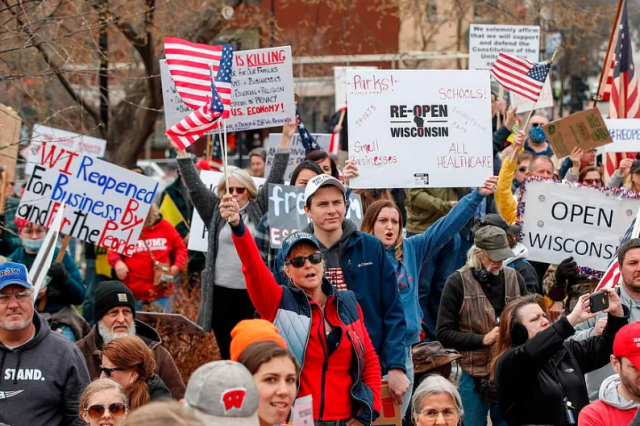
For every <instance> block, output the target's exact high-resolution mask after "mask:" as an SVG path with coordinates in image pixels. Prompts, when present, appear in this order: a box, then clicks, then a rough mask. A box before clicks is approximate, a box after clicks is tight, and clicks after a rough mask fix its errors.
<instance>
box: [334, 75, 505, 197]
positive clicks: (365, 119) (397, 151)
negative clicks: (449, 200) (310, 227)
mask: <svg viewBox="0 0 640 426" xmlns="http://www.w3.org/2000/svg"><path fill="white" fill-rule="evenodd" d="M347 80H348V81H347V87H348V92H347V95H348V97H349V99H348V102H349V116H348V118H349V158H350V159H351V160H353V161H354V162H355V163H356V165H357V166H358V169H359V173H360V176H359V177H357V178H354V179H352V180H351V187H352V188H427V187H435V188H444V187H468V186H482V185H483V183H484V181H485V180H486V178H487V177H488V176H491V175H492V174H493V148H492V132H491V89H490V86H489V72H488V71H452V70H442V71H440V70H379V71H348V72H347Z"/></svg>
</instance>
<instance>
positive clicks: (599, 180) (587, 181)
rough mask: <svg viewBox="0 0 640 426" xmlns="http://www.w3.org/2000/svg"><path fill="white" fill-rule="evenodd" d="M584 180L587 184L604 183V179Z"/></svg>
mask: <svg viewBox="0 0 640 426" xmlns="http://www.w3.org/2000/svg"><path fill="white" fill-rule="evenodd" d="M583 182H584V183H586V184H587V185H595V184H598V183H602V179H585V180H584V181H583Z"/></svg>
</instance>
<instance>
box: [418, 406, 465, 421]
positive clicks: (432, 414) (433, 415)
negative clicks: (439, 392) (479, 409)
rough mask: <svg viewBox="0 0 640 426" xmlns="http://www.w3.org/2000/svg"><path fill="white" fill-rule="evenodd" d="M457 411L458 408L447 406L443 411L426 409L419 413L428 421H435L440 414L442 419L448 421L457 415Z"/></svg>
mask: <svg viewBox="0 0 640 426" xmlns="http://www.w3.org/2000/svg"><path fill="white" fill-rule="evenodd" d="M458 413H459V412H458V410H454V409H451V408H447V409H445V410H443V411H438V410H426V411H423V412H422V413H420V415H421V416H424V417H426V418H427V420H429V421H430V422H435V421H436V420H438V416H439V415H440V414H442V417H444V420H445V421H447V422H448V421H450V420H455V418H456V417H457V416H458Z"/></svg>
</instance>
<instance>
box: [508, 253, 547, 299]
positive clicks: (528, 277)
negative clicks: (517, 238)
mask: <svg viewBox="0 0 640 426" xmlns="http://www.w3.org/2000/svg"><path fill="white" fill-rule="evenodd" d="M511 251H513V254H514V255H515V256H514V257H510V258H509V259H507V260H505V261H504V264H505V265H507V266H508V267H510V268H513V269H515V270H516V271H518V272H519V273H520V275H522V278H524V283H525V284H526V286H527V292H528V293H529V294H535V293H538V294H542V288H541V286H540V280H539V278H538V274H537V273H536V268H534V267H533V266H532V265H531V264H530V263H529V261H527V256H529V250H528V249H527V248H526V247H525V246H524V245H522V243H518V244H516V246H515V247H513V248H512V249H511Z"/></svg>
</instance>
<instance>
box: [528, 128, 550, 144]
mask: <svg viewBox="0 0 640 426" xmlns="http://www.w3.org/2000/svg"><path fill="white" fill-rule="evenodd" d="M529 139H531V141H532V142H534V143H542V142H544V141H545V140H546V139H547V135H545V134H544V130H542V126H536V127H531V128H530V129H529Z"/></svg>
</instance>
